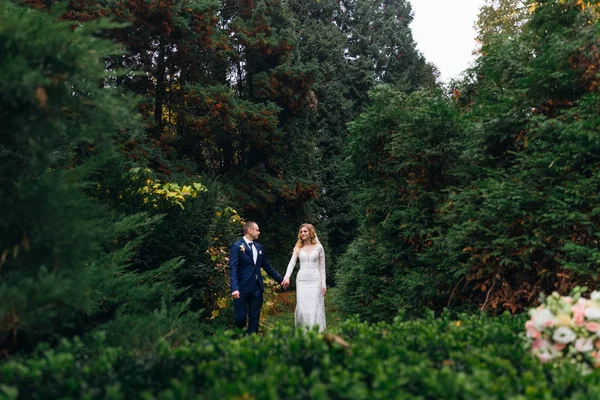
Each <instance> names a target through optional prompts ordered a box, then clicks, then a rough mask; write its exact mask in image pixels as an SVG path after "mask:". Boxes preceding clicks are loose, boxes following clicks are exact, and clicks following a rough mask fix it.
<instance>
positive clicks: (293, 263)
mask: <svg viewBox="0 0 600 400" xmlns="http://www.w3.org/2000/svg"><path fill="white" fill-rule="evenodd" d="M297 261H298V248H297V247H294V254H292V258H291V260H290V263H289V264H288V266H287V270H286V271H285V276H284V277H283V279H285V280H288V281H289V280H290V277H291V276H292V272H294V267H295V266H296V262H297Z"/></svg>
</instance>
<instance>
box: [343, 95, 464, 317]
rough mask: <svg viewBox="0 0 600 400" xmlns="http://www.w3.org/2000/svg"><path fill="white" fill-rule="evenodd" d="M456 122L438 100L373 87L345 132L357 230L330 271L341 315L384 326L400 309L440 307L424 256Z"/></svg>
mask: <svg viewBox="0 0 600 400" xmlns="http://www.w3.org/2000/svg"><path fill="white" fill-rule="evenodd" d="M458 116H459V115H458V112H457V109H456V108H455V107H454V106H453V105H452V104H451V102H450V101H448V100H446V99H444V98H443V97H442V96H441V95H440V93H439V92H436V91H432V92H429V91H420V92H415V93H413V94H411V95H408V96H407V95H404V94H402V93H399V92H396V91H393V90H391V89H390V88H388V87H381V88H379V90H378V91H376V92H374V94H373V105H372V106H371V107H370V108H369V109H368V110H367V111H366V112H365V113H363V114H361V116H360V117H359V118H358V119H357V120H355V121H354V122H353V123H352V124H351V126H350V131H351V135H352V136H351V150H350V156H351V162H352V167H353V171H352V172H353V175H352V178H353V181H354V182H355V185H356V186H355V193H354V196H355V197H354V204H355V207H354V212H355V213H356V218H357V219H362V221H363V224H362V226H361V228H360V231H359V235H358V236H357V238H356V239H355V241H354V242H353V243H352V245H351V246H350V247H349V249H348V252H347V253H346V254H345V255H344V256H343V258H342V261H341V263H340V268H339V270H338V277H337V279H338V283H339V285H340V289H341V298H342V307H343V309H345V311H347V312H349V313H360V314H361V316H363V317H365V318H369V319H391V318H393V315H395V313H396V312H397V311H398V309H399V308H400V307H409V308H410V309H411V310H413V311H415V310H420V309H422V307H423V306H430V307H436V308H437V307H440V306H441V304H442V303H440V300H439V298H440V297H441V296H443V293H442V294H440V293H439V292H438V291H437V290H438V289H439V287H440V286H443V285H444V284H445V282H446V279H447V277H448V276H447V274H446V273H445V271H444V270H443V269H439V268H438V266H437V264H436V260H432V259H430V258H427V256H426V253H427V251H428V249H429V248H430V247H431V246H432V243H433V242H432V240H433V238H434V237H436V236H438V235H439V231H440V227H439V222H438V216H437V215H436V211H435V210H436V208H437V207H438V206H439V205H440V203H441V202H442V201H443V200H444V199H445V194H444V189H445V188H446V187H448V186H449V185H450V184H452V183H453V182H454V179H453V178H452V177H451V176H449V173H448V171H449V170H451V169H452V168H453V167H454V164H455V162H456V159H457V148H456V147H455V144H454V143H455V141H456V140H457V138H458V137H459V135H460V132H461V129H460V124H459V119H458Z"/></svg>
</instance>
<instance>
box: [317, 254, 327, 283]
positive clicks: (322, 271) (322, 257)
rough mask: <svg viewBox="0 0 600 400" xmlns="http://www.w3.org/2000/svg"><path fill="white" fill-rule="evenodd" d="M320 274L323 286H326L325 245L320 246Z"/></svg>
mask: <svg viewBox="0 0 600 400" xmlns="http://www.w3.org/2000/svg"><path fill="white" fill-rule="evenodd" d="M319 275H321V287H322V288H326V287H327V283H326V281H325V249H323V246H320V248H319Z"/></svg>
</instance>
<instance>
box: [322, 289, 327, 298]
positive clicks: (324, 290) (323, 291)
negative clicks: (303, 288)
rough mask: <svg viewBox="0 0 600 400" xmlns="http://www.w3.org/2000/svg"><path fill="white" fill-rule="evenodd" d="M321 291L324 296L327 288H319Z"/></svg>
mask: <svg viewBox="0 0 600 400" xmlns="http://www.w3.org/2000/svg"><path fill="white" fill-rule="evenodd" d="M321 293H323V296H325V293H327V288H321Z"/></svg>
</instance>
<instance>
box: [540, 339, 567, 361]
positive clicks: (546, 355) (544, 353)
mask: <svg viewBox="0 0 600 400" xmlns="http://www.w3.org/2000/svg"><path fill="white" fill-rule="evenodd" d="M535 354H536V355H537V357H538V359H539V360H540V361H541V362H543V363H545V362H548V361H551V360H553V359H555V358H557V357H560V356H561V353H560V351H558V350H556V349H555V348H554V347H553V346H552V345H551V344H550V343H548V342H546V343H545V344H544V345H543V346H542V347H540V348H539V349H537V350H536V351H535Z"/></svg>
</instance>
